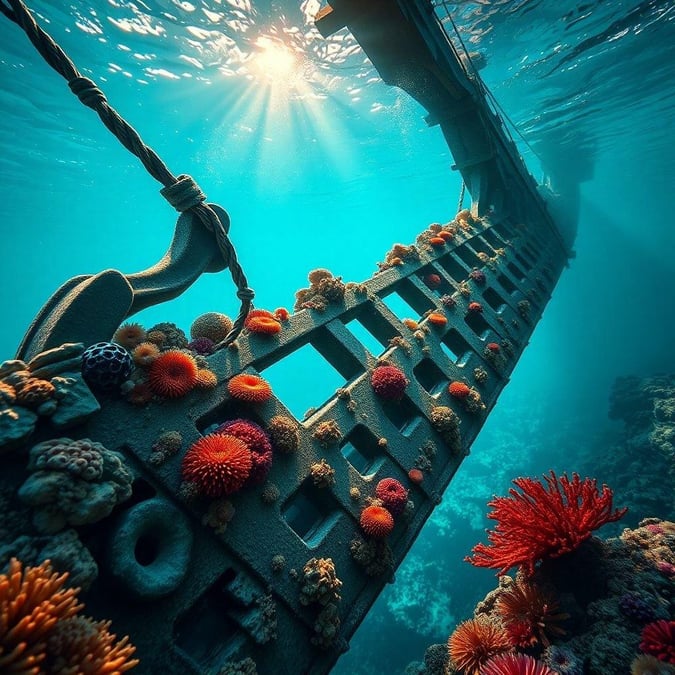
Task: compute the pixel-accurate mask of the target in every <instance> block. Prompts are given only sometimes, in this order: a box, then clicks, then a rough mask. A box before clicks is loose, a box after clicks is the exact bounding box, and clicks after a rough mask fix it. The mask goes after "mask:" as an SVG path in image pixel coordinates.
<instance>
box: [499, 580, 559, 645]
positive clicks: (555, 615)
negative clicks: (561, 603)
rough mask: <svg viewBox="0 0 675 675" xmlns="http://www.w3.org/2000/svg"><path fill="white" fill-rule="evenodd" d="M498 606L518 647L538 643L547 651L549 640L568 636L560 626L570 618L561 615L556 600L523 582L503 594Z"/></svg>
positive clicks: (513, 585)
mask: <svg viewBox="0 0 675 675" xmlns="http://www.w3.org/2000/svg"><path fill="white" fill-rule="evenodd" d="M495 606H496V609H497V613H498V614H499V615H500V617H501V619H502V622H503V624H504V627H505V628H506V632H507V633H508V634H509V637H510V638H511V643H512V644H513V645H514V646H515V647H532V646H534V645H536V644H538V643H541V644H542V645H544V647H548V645H549V640H548V636H554V635H555V636H561V635H564V634H565V631H564V630H563V629H562V628H561V627H560V626H558V625H557V624H558V623H559V622H561V621H564V620H565V619H567V618H569V615H568V614H565V613H563V612H559V611H558V602H557V600H556V599H555V598H553V597H552V596H551V595H549V594H548V593H546V592H545V591H543V590H542V589H541V588H540V587H539V586H536V585H534V584H531V583H528V582H527V581H524V580H523V579H520V578H519V579H517V581H516V582H515V583H514V584H512V585H511V586H510V587H509V588H508V589H507V590H506V591H504V592H503V593H502V594H501V595H500V596H499V597H498V598H497V602H496V604H495Z"/></svg>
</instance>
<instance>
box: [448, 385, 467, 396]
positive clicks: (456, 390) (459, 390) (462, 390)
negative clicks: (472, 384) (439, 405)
mask: <svg viewBox="0 0 675 675" xmlns="http://www.w3.org/2000/svg"><path fill="white" fill-rule="evenodd" d="M448 391H449V392H450V396H454V397H455V398H467V397H468V396H469V394H470V393H471V389H470V388H469V386H468V385H467V384H464V382H457V381H455V382H451V383H450V385H449V386H448Z"/></svg>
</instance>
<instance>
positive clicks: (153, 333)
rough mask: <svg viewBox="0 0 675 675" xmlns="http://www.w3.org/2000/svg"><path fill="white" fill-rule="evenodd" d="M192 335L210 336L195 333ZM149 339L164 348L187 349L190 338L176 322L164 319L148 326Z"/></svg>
mask: <svg viewBox="0 0 675 675" xmlns="http://www.w3.org/2000/svg"><path fill="white" fill-rule="evenodd" d="M192 337H209V336H208V335H193V336H192ZM147 339H148V341H149V342H154V343H155V344H156V345H157V346H158V347H160V348H161V349H162V350H166V349H185V348H186V347H187V346H188V339H187V336H186V335H185V333H184V332H183V331H182V330H181V329H180V328H178V326H177V325H176V324H175V323H171V322H169V321H163V322H162V323H158V324H155V325H154V326H152V327H150V328H148V334H147ZM214 342H215V340H214Z"/></svg>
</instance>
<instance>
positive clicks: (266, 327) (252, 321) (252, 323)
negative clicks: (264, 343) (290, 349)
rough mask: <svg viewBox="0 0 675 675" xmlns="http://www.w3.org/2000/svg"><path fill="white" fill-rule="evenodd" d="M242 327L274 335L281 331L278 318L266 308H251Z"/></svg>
mask: <svg viewBox="0 0 675 675" xmlns="http://www.w3.org/2000/svg"><path fill="white" fill-rule="evenodd" d="M244 328H248V330H250V331H251V333H259V334H262V335H274V334H276V333H278V332H279V331H281V324H280V323H279V319H277V317H276V316H275V315H274V314H272V312H268V311H267V310H266V309H252V310H251V311H250V312H249V313H248V315H247V316H246V319H245V320H244Z"/></svg>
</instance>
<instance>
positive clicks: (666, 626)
mask: <svg viewBox="0 0 675 675" xmlns="http://www.w3.org/2000/svg"><path fill="white" fill-rule="evenodd" d="M640 649H641V650H642V651H643V652H644V653H645V654H651V655H652V656H655V657H656V658H657V659H658V660H659V661H665V662H666V663H675V621H666V620H665V619H661V620H660V621H652V623H648V624H647V625H646V626H645V627H644V628H643V629H642V635H641V641H640Z"/></svg>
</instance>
